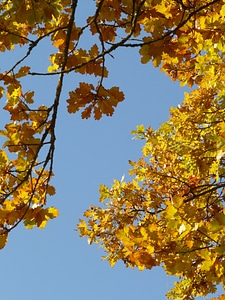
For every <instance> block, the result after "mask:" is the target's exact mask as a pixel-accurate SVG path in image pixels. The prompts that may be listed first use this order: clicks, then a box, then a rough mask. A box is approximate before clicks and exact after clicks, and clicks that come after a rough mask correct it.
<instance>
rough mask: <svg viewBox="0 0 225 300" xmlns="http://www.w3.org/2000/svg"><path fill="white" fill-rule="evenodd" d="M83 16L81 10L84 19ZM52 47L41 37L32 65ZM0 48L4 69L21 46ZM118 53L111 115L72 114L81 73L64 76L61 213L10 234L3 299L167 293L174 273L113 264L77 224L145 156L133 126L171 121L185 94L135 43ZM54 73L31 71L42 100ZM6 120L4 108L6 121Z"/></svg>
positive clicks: (58, 173) (108, 298)
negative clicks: (101, 191)
mask: <svg viewBox="0 0 225 300" xmlns="http://www.w3.org/2000/svg"><path fill="white" fill-rule="evenodd" d="M88 2H90V4H92V3H93V2H94V1H88ZM90 7H91V6H90ZM90 7H89V9H90ZM82 9H83V10H84V7H81V11H82ZM82 12H83V11H82ZM85 13H88V11H86V10H85ZM83 16H84V14H83V13H82V14H81V15H80V20H82V18H83ZM47 50H48V46H46V45H45V44H43V45H42V49H41V50H35V51H34V54H33V56H32V57H31V63H32V65H33V67H34V68H36V69H37V68H39V67H40V66H42V65H43V64H44V63H43V61H45V62H46V61H47V60H46V59H45V58H44V55H45V51H47ZM39 51H40V52H39ZM0 55H2V61H3V60H4V63H2V65H3V67H1V69H4V67H5V65H4V64H5V62H6V60H7V63H9V65H10V64H11V63H12V61H16V59H18V57H19V51H15V52H14V53H13V56H11V55H12V54H8V53H5V54H2V53H1V54H0ZM114 55H115V59H109V60H108V69H109V70H110V76H109V79H108V81H107V84H108V85H109V86H113V85H117V86H120V88H121V90H123V91H124V93H125V95H126V100H125V101H124V102H123V103H121V104H119V106H118V107H117V109H116V112H115V114H114V115H113V117H103V118H102V120H100V121H94V120H93V119H91V120H82V119H81V117H80V114H79V113H78V114H77V115H69V114H68V113H67V111H66V101H65V100H66V99H67V97H68V96H67V95H68V89H70V90H71V89H74V88H76V87H77V84H78V82H79V77H78V76H77V75H75V76H74V77H71V76H68V77H66V78H65V80H66V81H65V88H64V92H63V95H62V98H61V103H60V111H59V116H58V123H57V142H56V155H55V164H54V173H55V177H54V179H53V183H54V185H55V186H56V189H57V193H56V195H55V196H54V197H51V198H49V202H48V205H49V206H51V205H54V206H56V207H57V208H59V211H60V216H59V217H58V218H57V219H55V220H52V221H50V222H49V223H48V225H47V226H46V228H44V229H43V230H39V229H33V230H27V229H25V228H24V227H23V225H20V226H19V227H18V228H16V229H15V230H14V231H12V232H11V233H10V236H9V242H8V244H7V245H6V247H5V248H4V249H3V250H2V251H1V255H0V264H1V270H2V276H1V299H3V300H12V299H16V300H28V299H29V300H30V299H31V300H40V299H42V300H51V299H54V300H61V299H66V300H75V299H76V300H80V299H82V300H89V299H92V300H115V299H117V300H136V299H150V300H151V299H154V300H163V299H165V293H166V291H167V290H168V289H169V288H170V287H171V286H172V283H173V281H174V279H173V278H170V277H168V276H166V275H165V274H164V272H163V271H162V270H161V269H159V268H156V269H153V270H151V271H143V272H140V271H138V270H136V269H134V270H131V269H127V268H125V266H124V265H123V263H118V264H117V265H116V266H115V267H114V268H111V267H110V266H109V265H108V263H107V262H106V261H102V260H101V256H102V254H103V252H102V250H100V249H98V247H97V246H96V245H92V246H89V245H88V244H87V240H86V239H84V238H83V239H81V238H80V237H79V236H78V233H77V232H76V231H74V229H75V227H76V224H77V222H78V219H79V218H81V217H82V214H83V212H84V210H85V209H87V208H88V207H89V206H90V205H91V204H92V205H98V186H99V184H100V183H103V184H107V185H110V184H112V182H113V179H114V178H117V179H120V178H121V177H122V176H123V174H125V180H126V179H128V176H127V171H128V168H129V165H128V160H129V159H131V160H135V159H137V158H138V157H140V155H141V147H142V145H143V144H142V142H141V141H136V140H132V136H131V135H130V131H131V130H133V129H135V127H136V125H140V124H144V125H145V126H148V125H151V126H153V127H154V128H155V129H156V128H157V127H158V126H159V125H160V123H161V122H163V121H166V120H167V118H168V115H169V107H170V106H176V105H177V104H178V103H180V102H181V101H182V99H183V92H184V89H182V88H180V87H179V85H178V84H177V83H174V82H172V81H171V80H170V79H169V78H167V77H166V76H165V75H164V74H162V73H160V72H159V70H158V69H154V68H153V67H152V65H151V64H147V65H142V64H141V63H140V56H139V55H138V50H137V49H131V50H128V49H122V50H120V51H119V52H117V53H114ZM35 80H36V79H35ZM49 80H50V82H48V81H47V80H46V78H38V79H37V81H36V82H33V79H32V78H31V79H30V80H29V81H27V82H26V86H27V88H28V89H33V88H34V87H35V85H36V88H37V86H38V93H37V96H38V98H37V100H38V102H39V101H40V103H41V104H44V103H45V102H46V103H49V102H48V101H51V98H52V97H53V95H54V81H55V79H53V78H52V79H50V78H49ZM84 80H85V78H84ZM36 88H35V89H36ZM48 99H50V100H48ZM4 122H5V114H4V116H3V117H2V118H1V121H0V127H3V126H4Z"/></svg>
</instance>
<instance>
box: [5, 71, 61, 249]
mask: <svg viewBox="0 0 225 300" xmlns="http://www.w3.org/2000/svg"><path fill="white" fill-rule="evenodd" d="M28 70H29V68H28V67H22V68H21V69H20V70H19V71H18V73H17V74H15V75H9V74H8V75H5V74H0V77H1V78H2V81H4V86H5V88H6V96H7V102H6V105H5V106H4V110H6V111H8V112H9V114H10V115H11V122H10V123H8V124H6V125H5V129H4V130H1V131H0V134H1V135H2V136H4V137H5V139H6V141H5V143H4V145H3V148H6V149H7V150H0V174H1V176H0V230H1V231H2V234H1V235H0V247H1V248H2V247H4V245H5V242H6V241H7V240H6V238H5V237H6V236H7V233H8V232H9V231H10V230H11V229H12V228H14V227H15V226H16V225H17V224H18V223H19V222H21V221H24V225H25V226H26V227H27V228H32V227H33V226H35V225H36V226H38V227H39V228H43V227H44V226H45V225H46V223H47V220H48V219H51V218H55V217H56V216H57V215H58V211H57V209H55V208H47V209H45V208H43V206H44V205H45V204H46V196H47V195H54V194H55V189H54V187H53V186H51V185H49V181H50V178H51V177H52V175H53V174H52V171H51V170H49V171H48V170H45V167H46V166H45V164H43V163H41V162H40V163H39V162H38V155H39V153H40V151H41V149H42V147H43V145H45V144H48V143H49V142H48V140H47V138H48V136H49V134H50V133H51V131H50V121H49V115H50V109H48V108H47V107H46V106H44V105H43V106H40V107H38V108H37V109H36V110H34V109H31V108H30V107H29V105H30V104H32V103H33V102H34V100H33V96H34V93H33V92H31V91H28V92H26V93H23V91H22V87H21V85H20V82H19V81H18V79H17V78H20V77H21V76H24V74H26V72H28ZM10 154H12V157H13V158H12V159H9V155H10ZM47 163H48V160H46V164H47ZM1 241H2V242H1Z"/></svg>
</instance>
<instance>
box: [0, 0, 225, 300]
mask: <svg viewBox="0 0 225 300" xmlns="http://www.w3.org/2000/svg"><path fill="white" fill-rule="evenodd" d="M95 4H96V9H95V11H94V12H93V14H92V15H90V16H89V17H88V18H87V20H86V21H85V23H84V25H82V26H80V27H79V26H77V25H76V23H77V22H76V13H77V8H78V7H79V2H78V0H72V2H70V1H68V0H64V1H63V0H62V1H60V0H48V1H44V0H39V1H36V0H23V1H18V0H11V1H7V0H5V1H1V4H0V28H1V31H0V51H1V52H5V51H13V50H14V49H15V51H17V49H18V47H20V48H22V49H23V50H24V54H23V56H22V57H21V59H19V60H18V61H17V62H16V63H14V64H13V65H12V66H11V67H10V68H9V69H7V70H4V72H2V73H0V96H1V97H3V98H6V99H7V101H6V104H5V106H4V110H5V111H7V112H8V113H9V116H10V121H9V123H7V124H5V128H4V129H2V130H1V131H0V133H1V135H2V136H3V138H4V139H5V140H4V144H3V148H2V150H0V186H1V191H0V248H3V247H4V246H5V244H6V242H7V236H8V233H9V232H10V231H11V230H12V229H14V228H15V227H16V226H17V225H18V224H19V223H20V222H24V225H25V226H26V227H27V228H33V227H34V226H38V227H39V228H43V227H44V226H45V225H46V224H47V221H48V220H49V219H52V218H55V217H57V215H58V211H57V209H56V208H54V207H46V204H47V203H46V202H47V196H48V195H49V196H51V195H54V194H55V188H54V187H53V186H52V185H50V180H51V178H52V176H53V159H54V150H55V139H56V136H55V128H56V121H57V114H58V107H59V102H60V96H61V93H62V87H63V83H64V80H65V77H66V76H67V75H68V74H70V75H74V76H76V75H77V74H81V75H91V78H92V77H93V82H89V81H82V82H80V83H79V85H78V86H77V87H75V89H74V90H72V91H69V93H68V99H67V109H68V112H69V113H77V112H78V111H81V116H82V118H83V119H87V118H90V117H91V115H93V116H94V118H95V119H96V120H99V119H100V118H101V117H102V115H106V116H112V115H113V113H114V109H115V107H116V106H117V105H118V103H119V102H121V101H123V99H124V94H123V92H122V91H120V89H119V87H116V86H112V87H110V88H108V87H106V84H105V82H106V80H107V77H108V73H109V71H108V69H107V59H108V57H112V56H113V53H114V52H115V51H116V50H118V49H119V48H122V47H123V48H124V47H125V48H129V47H130V48H137V49H138V51H139V53H140V57H141V62H142V63H143V64H145V63H148V62H152V63H153V65H154V66H155V67H159V68H160V70H161V71H162V72H165V73H166V74H167V75H168V76H169V77H170V78H171V79H172V80H173V81H175V80H178V81H179V82H180V84H181V85H183V86H184V85H188V86H189V87H191V88H192V90H191V92H190V93H188V94H185V98H184V101H183V103H182V104H181V105H180V106H179V107H177V108H171V115H170V118H169V120H168V121H167V122H165V123H163V124H162V125H161V127H160V128H159V129H158V130H156V131H154V130H153V129H152V128H151V127H149V128H146V129H145V128H144V127H143V126H142V125H141V126H138V127H137V130H135V131H134V132H133V133H134V134H136V136H137V138H140V139H144V140H145V146H144V147H143V155H142V157H141V158H140V159H139V160H138V161H137V162H130V165H131V169H130V175H131V176H132V179H131V181H130V182H127V183H126V182H119V181H117V180H115V182H114V184H113V186H112V187H110V188H108V187H106V186H105V185H101V186H100V201H101V202H102V206H100V207H97V206H92V207H91V208H90V209H89V210H87V211H86V212H85V213H84V215H85V217H86V219H85V220H80V223H79V225H78V230H79V232H80V235H81V236H88V240H89V242H90V243H92V242H96V243H100V245H101V246H102V247H103V248H104V250H105V251H106V253H107V257H106V258H107V259H108V261H109V262H110V264H111V265H114V264H115V263H116V262H117V261H118V260H122V261H124V263H125V264H126V266H128V267H138V268H139V269H140V270H143V269H144V268H147V269H151V268H152V267H153V266H159V265H163V267H164V268H165V271H166V272H167V273H168V274H172V275H176V276H179V277H180V278H181V280H180V282H179V283H177V284H176V285H175V287H174V289H172V290H171V291H170V292H169V293H168V295H167V296H168V298H170V299H194V297H195V296H198V295H203V296H204V295H207V294H208V293H210V292H214V291H215V289H216V286H217V285H218V284H222V285H223V286H224V285H225V277H224V271H225V261H224V251H225V246H224V245H225V234H224V230H225V207H224V204H223V201H224V186H225V179H224V174H225V171H224V163H225V158H224V153H225V121H224V120H225V102H224V96H225V88H224V81H225V78H224V77H225V75H224V74H225V73H224V66H225V59H224V53H225V44H224V42H225V37H224V30H225V1H224V0H204V1H202V0H171V1H169V0H122V1H119V0H97V1H95ZM87 35H89V36H91V37H92V38H91V41H93V42H92V44H91V45H90V47H89V48H88V47H87V48H85V47H83V40H84V39H85V38H86V37H87ZM45 40H48V41H50V42H51V44H52V46H53V47H52V48H51V53H50V56H49V60H50V65H49V66H48V68H47V70H42V71H37V70H35V69H33V67H32V65H30V64H29V58H30V56H31V54H32V53H33V52H34V50H35V49H37V48H38V47H39V46H40V44H41V42H42V41H45ZM41 76H42V77H43V80H46V78H49V77H52V76H54V77H58V82H57V85H56V87H55V97H54V98H53V99H52V102H51V103H45V104H44V105H41V106H40V105H38V101H36V100H35V95H36V91H35V90H34V91H32V90H26V89H25V87H24V82H25V81H26V79H27V78H31V77H32V78H34V77H38V78H39V77H41ZM96 79H97V80H96ZM223 298H224V295H221V297H220V300H222V299H223Z"/></svg>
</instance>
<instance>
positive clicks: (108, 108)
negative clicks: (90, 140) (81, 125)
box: [67, 82, 124, 120]
mask: <svg viewBox="0 0 225 300" xmlns="http://www.w3.org/2000/svg"><path fill="white" fill-rule="evenodd" d="M123 99H124V95H123V93H122V92H120V91H119V89H118V88H117V87H112V88H110V89H106V88H104V87H103V86H101V85H100V86H97V87H96V88H95V87H94V85H93V84H88V83H85V82H81V83H80V86H79V87H78V88H76V90H75V91H73V92H70V99H68V100H67V102H68V111H69V112H70V113H76V112H77V111H78V110H80V109H81V108H82V107H84V106H87V105H88V106H87V107H86V108H85V109H84V110H83V112H82V114H81V115H82V118H85V119H88V118H90V115H91V113H92V112H93V113H94V118H95V120H99V119H100V118H101V117H102V114H105V115H107V116H111V115H112V114H113V112H114V107H116V106H117V104H118V103H119V102H120V101H123Z"/></svg>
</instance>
